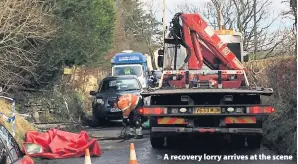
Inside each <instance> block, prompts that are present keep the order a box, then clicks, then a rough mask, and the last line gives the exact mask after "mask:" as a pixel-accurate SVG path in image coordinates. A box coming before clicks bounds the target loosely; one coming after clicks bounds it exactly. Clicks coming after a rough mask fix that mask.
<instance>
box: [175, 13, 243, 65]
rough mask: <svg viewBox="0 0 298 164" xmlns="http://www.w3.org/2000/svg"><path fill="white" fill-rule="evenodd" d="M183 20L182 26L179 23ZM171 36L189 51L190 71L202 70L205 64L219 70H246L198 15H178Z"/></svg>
mask: <svg viewBox="0 0 298 164" xmlns="http://www.w3.org/2000/svg"><path fill="white" fill-rule="evenodd" d="M179 19H181V20H182V26H181V25H180V23H179ZM171 35H172V36H174V37H175V38H176V39H178V40H179V41H180V42H181V45H183V46H185V48H186V49H187V57H186V59H185V61H184V62H185V63H187V62H188V69H189V70H200V69H201V68H202V66H203V63H205V64H206V65H208V66H209V67H211V68H212V69H217V70H245V71H247V70H246V68H245V67H244V66H243V65H242V63H241V62H240V61H239V60H238V59H237V58H236V56H235V55H234V53H233V52H232V51H231V50H230V49H229V48H228V47H227V45H226V44H224V43H223V42H222V41H221V39H220V38H219V36H218V35H217V34H216V33H215V31H214V30H213V29H212V28H211V27H209V26H208V24H207V23H206V22H205V21H204V20H203V19H202V17H201V16H200V15H198V14H182V13H178V14H176V15H175V17H174V18H173V20H172V28H171Z"/></svg>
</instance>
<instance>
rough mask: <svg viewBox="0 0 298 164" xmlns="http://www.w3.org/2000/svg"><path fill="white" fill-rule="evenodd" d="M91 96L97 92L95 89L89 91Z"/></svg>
mask: <svg viewBox="0 0 298 164" xmlns="http://www.w3.org/2000/svg"><path fill="white" fill-rule="evenodd" d="M89 94H90V95H91V96H95V95H96V94H97V93H96V91H90V93H89Z"/></svg>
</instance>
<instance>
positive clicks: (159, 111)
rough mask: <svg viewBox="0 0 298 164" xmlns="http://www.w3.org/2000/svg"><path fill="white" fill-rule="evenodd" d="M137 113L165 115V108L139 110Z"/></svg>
mask: <svg viewBox="0 0 298 164" xmlns="http://www.w3.org/2000/svg"><path fill="white" fill-rule="evenodd" d="M139 113H140V114H142V115H161V114H167V108H154V107H153V108H146V107H145V108H140V109H139Z"/></svg>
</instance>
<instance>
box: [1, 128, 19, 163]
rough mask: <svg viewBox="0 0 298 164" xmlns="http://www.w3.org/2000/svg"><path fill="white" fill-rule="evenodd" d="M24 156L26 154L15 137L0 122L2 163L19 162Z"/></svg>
mask: <svg viewBox="0 0 298 164" xmlns="http://www.w3.org/2000/svg"><path fill="white" fill-rule="evenodd" d="M23 156H24V154H23V153H22V151H21V149H20V147H19V145H18V143H17V142H16V140H15V139H14V137H13V136H12V135H11V134H10V133H9V131H8V130H7V129H6V128H5V127H4V126H3V125H2V124H0V158H1V161H0V164H2V162H5V164H17V163H19V161H20V160H21V159H22V158H23Z"/></svg>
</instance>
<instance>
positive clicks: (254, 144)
mask: <svg viewBox="0 0 298 164" xmlns="http://www.w3.org/2000/svg"><path fill="white" fill-rule="evenodd" d="M247 144H248V145H247V146H248V147H249V148H252V149H258V148H260V147H261V144H262V136H259V135H258V136H252V137H248V138H247Z"/></svg>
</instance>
